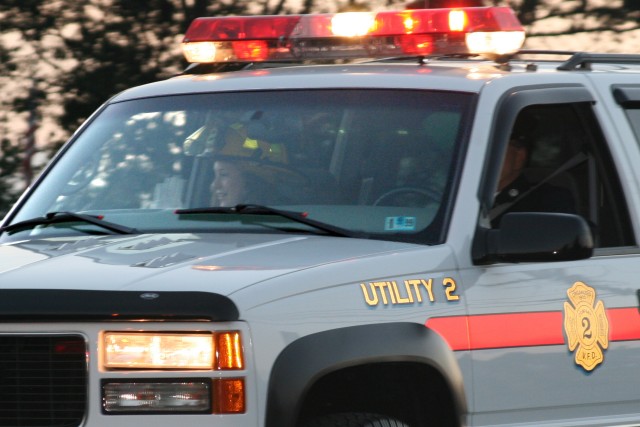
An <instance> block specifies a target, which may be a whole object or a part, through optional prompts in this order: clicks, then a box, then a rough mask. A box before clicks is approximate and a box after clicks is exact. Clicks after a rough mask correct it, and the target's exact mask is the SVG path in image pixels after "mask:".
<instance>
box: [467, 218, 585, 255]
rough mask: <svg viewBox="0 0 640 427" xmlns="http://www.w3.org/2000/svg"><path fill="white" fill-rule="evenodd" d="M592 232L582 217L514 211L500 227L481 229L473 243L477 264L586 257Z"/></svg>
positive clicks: (503, 220) (501, 222)
mask: <svg viewBox="0 0 640 427" xmlns="http://www.w3.org/2000/svg"><path fill="white" fill-rule="evenodd" d="M593 246H594V244H593V235H592V233H591V229H590V227H589V225H588V224H587V221H586V220H585V219H584V218H583V217H581V216H579V215H573V214H564V213H548V212H511V213H507V214H505V215H504V216H503V217H502V220H501V221H500V224H499V226H498V228H496V229H486V228H479V229H478V231H477V232H476V236H475V239H474V243H473V254H472V255H473V261H474V263H475V264H492V263H495V262H513V263H516V262H550V261H573V260H580V259H586V258H589V257H591V255H592V254H593Z"/></svg>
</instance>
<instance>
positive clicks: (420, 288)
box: [360, 277, 460, 307]
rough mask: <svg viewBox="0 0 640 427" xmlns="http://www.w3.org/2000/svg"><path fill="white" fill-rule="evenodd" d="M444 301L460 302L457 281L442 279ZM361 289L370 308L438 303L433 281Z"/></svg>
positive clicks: (382, 283)
mask: <svg viewBox="0 0 640 427" xmlns="http://www.w3.org/2000/svg"><path fill="white" fill-rule="evenodd" d="M441 285H442V287H443V288H444V291H445V292H444V299H446V301H459V300H460V295H457V294H456V290H457V286H456V282H455V280H453V279H452V278H450V277H445V278H444V279H442V283H441ZM360 289H361V290H362V295H363V296H364V301H365V302H366V303H367V305H369V306H372V307H374V306H377V305H379V304H382V305H399V304H415V303H418V304H421V303H422V302H424V301H429V302H436V296H435V293H434V280H433V279H426V280H425V279H408V280H404V281H403V283H401V284H398V283H397V282H396V281H395V280H385V281H380V282H369V283H368V284H364V283H361V284H360Z"/></svg>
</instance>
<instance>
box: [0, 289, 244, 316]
mask: <svg viewBox="0 0 640 427" xmlns="http://www.w3.org/2000/svg"><path fill="white" fill-rule="evenodd" d="M238 318H239V313H238V308H237V307H236V306H235V304H234V303H233V301H231V300H230V299H229V298H227V297H226V296H224V295H219V294H214V293H209V292H150V291H97V290H96V291H94V290H70V289H1V290H0V321H31V322H32V321H34V320H38V321H43V320H47V321H63V320H75V321H77V320H97V321H105V320H110V321H121V320H173V321H175V320H182V321H188V320H190V321H217V322H219V321H234V320H238Z"/></svg>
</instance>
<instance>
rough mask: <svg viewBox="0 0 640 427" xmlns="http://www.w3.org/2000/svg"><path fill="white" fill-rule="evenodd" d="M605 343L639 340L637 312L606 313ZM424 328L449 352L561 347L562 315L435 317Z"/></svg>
mask: <svg viewBox="0 0 640 427" xmlns="http://www.w3.org/2000/svg"><path fill="white" fill-rule="evenodd" d="M607 318H608V319H609V341H634V340H640V312H639V311H638V309H637V308H613V309H609V310H607ZM426 326H427V327H428V328H430V329H432V330H434V331H436V332H438V333H439V334H440V335H441V336H442V337H443V338H444V339H445V340H446V341H447V343H448V344H449V346H450V347H451V349H452V350H454V351H462V350H482V349H490V348H509V347H532V346H544V345H562V344H564V343H565V337H564V314H563V312H562V311H544V312H527V313H500V314H481V315H474V316H453V317H435V318H431V319H429V320H427V322H426Z"/></svg>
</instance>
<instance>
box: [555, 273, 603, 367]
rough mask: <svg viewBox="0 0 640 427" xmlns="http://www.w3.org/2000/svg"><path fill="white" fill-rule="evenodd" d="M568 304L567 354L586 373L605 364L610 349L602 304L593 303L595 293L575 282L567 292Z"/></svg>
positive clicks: (565, 317)
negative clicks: (572, 355)
mask: <svg viewBox="0 0 640 427" xmlns="http://www.w3.org/2000/svg"><path fill="white" fill-rule="evenodd" d="M567 295H568V296H569V301H570V303H569V302H565V303H564V330H565V332H566V334H567V345H568V347H569V351H572V352H575V362H576V364H577V365H579V366H582V368H583V369H584V370H586V371H592V370H594V369H595V368H596V367H597V366H598V365H599V364H600V363H602V362H604V352H603V350H606V349H607V348H608V347H609V320H608V319H607V313H606V311H605V309H604V303H603V302H602V301H598V302H597V303H596V291H595V290H594V289H593V288H592V287H590V286H588V285H586V284H584V283H582V282H575V283H574V284H573V286H572V287H571V288H570V289H569V290H568V291H567Z"/></svg>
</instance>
